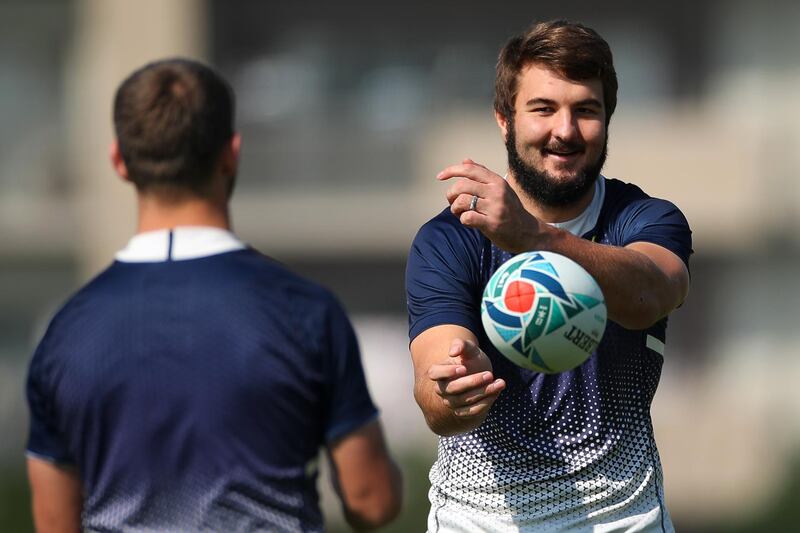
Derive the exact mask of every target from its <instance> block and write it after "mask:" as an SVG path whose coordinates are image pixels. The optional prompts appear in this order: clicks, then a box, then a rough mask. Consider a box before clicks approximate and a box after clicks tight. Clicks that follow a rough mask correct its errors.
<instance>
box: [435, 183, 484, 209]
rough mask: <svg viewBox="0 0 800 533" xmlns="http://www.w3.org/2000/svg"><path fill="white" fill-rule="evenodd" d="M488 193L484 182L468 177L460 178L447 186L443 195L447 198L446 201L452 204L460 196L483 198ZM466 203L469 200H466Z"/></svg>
mask: <svg viewBox="0 0 800 533" xmlns="http://www.w3.org/2000/svg"><path fill="white" fill-rule="evenodd" d="M488 194H489V189H488V188H487V187H486V185H485V184H483V183H479V182H477V181H472V180H468V179H460V180H458V181H456V182H455V183H453V184H452V185H451V186H450V187H448V189H447V192H446V193H445V197H446V198H447V203H449V204H450V205H453V203H454V202H455V201H456V200H457V199H459V198H460V197H461V196H466V197H467V198H472V197H473V196H477V197H479V198H485V197H486V196H487V195H488ZM467 205H469V200H467Z"/></svg>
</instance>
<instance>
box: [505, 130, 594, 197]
mask: <svg viewBox="0 0 800 533" xmlns="http://www.w3.org/2000/svg"><path fill="white" fill-rule="evenodd" d="M549 146H550V148H553V149H556V150H558V151H570V150H572V149H576V148H578V149H579V148H581V146H580V145H573V144H566V143H563V142H562V143H557V145H552V144H551V145H549ZM506 150H507V151H508V168H509V169H510V170H511V173H512V175H513V176H514V179H516V180H517V183H518V184H519V186H520V187H521V188H522V190H523V191H525V193H526V194H528V195H529V196H530V197H531V198H532V199H533V200H534V201H536V202H538V203H539V204H541V205H543V206H547V207H565V206H568V205H571V204H574V203H575V202H577V201H578V200H580V199H581V198H583V196H584V195H585V194H586V193H587V192H588V191H589V189H591V188H592V186H594V183H595V181H597V177H598V176H599V175H600V171H601V170H602V169H603V165H604V164H605V162H606V157H607V156H608V135H606V139H605V141H604V143H603V151H602V153H601V154H600V157H599V158H598V159H597V161H596V162H595V163H594V164H588V165H586V166H585V167H583V168H582V169H579V170H578V172H577V173H576V174H575V175H574V176H572V177H570V178H567V179H559V178H557V177H555V176H553V175H551V174H550V173H548V172H547V171H546V170H538V169H536V168H534V167H533V166H532V165H529V164H528V163H526V162H525V161H523V160H522V158H521V157H520V155H519V151H518V150H517V136H516V133H515V127H514V121H513V120H509V121H508V134H507V135H506Z"/></svg>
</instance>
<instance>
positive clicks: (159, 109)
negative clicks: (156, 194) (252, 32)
mask: <svg viewBox="0 0 800 533" xmlns="http://www.w3.org/2000/svg"><path fill="white" fill-rule="evenodd" d="M233 112H234V100H233V91H231V89H230V87H229V86H228V84H227V83H226V82H225V80H224V79H223V78H222V77H221V76H219V75H218V74H217V73H216V72H214V71H213V70H211V69H210V68H209V67H207V66H205V65H203V64H201V63H198V62H196V61H191V60H187V59H167V60H163V61H157V62H154V63H149V64H147V65H145V66H144V67H142V68H140V69H139V70H137V71H135V72H134V73H133V74H131V75H130V76H129V77H128V78H127V79H126V80H125V81H123V82H122V84H121V85H120V87H119V89H117V94H116V96H115V98H114V128H115V130H116V135H117V140H118V142H119V147H120V152H121V154H122V159H123V161H124V162H125V165H126V167H127V169H128V174H129V177H130V180H131V181H132V182H133V183H134V184H135V185H136V188H137V190H139V191H156V190H159V191H170V192H179V193H180V192H189V193H191V194H195V195H198V196H206V195H207V194H208V192H209V187H208V186H209V183H210V180H211V178H212V175H213V172H214V167H215V165H216V163H217V160H218V158H219V155H220V153H221V150H222V148H223V146H224V145H225V143H226V142H227V141H229V140H230V138H231V137H232V136H233V131H234V130H233Z"/></svg>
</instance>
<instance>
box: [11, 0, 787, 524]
mask: <svg viewBox="0 0 800 533" xmlns="http://www.w3.org/2000/svg"><path fill="white" fill-rule="evenodd" d="M556 4H557V5H558V7H557V8H556V7H555V6H556ZM561 17H566V18H571V19H575V20H580V21H583V22H585V23H587V24H589V25H590V26H593V27H594V28H596V29H597V30H598V31H599V32H600V33H601V34H602V35H603V36H604V37H605V38H606V39H607V40H608V41H609V43H610V44H611V47H612V50H613V52H614V55H615V60H616V66H617V72H618V75H619V81H620V92H619V106H618V108H617V111H616V114H615V115H614V118H613V120H612V122H611V129H610V135H611V137H610V138H611V141H610V157H609V160H608V164H607V166H606V169H605V172H604V173H605V174H606V175H608V176H612V177H619V178H621V179H623V180H626V181H633V182H635V183H637V184H639V185H640V186H642V187H643V188H644V189H645V190H646V191H647V192H649V193H650V194H651V195H654V196H661V197H665V198H668V199H670V200H672V201H674V202H675V203H676V204H678V206H680V207H681V209H682V210H683V211H684V212H685V213H686V215H687V217H688V219H689V221H690V223H691V225H692V227H693V230H694V243H695V244H694V246H695V250H696V254H695V256H694V257H693V259H692V280H693V286H692V291H691V294H690V297H689V300H688V301H687V302H686V304H685V305H684V306H683V308H681V309H679V310H678V311H676V312H675V313H674V315H673V317H672V318H671V320H670V327H669V331H668V348H667V355H666V362H665V365H664V371H663V377H662V381H661V386H660V388H659V391H658V394H657V395H656V399H655V403H654V406H653V418H654V423H655V429H656V437H657V440H658V442H659V445H660V450H661V456H662V460H663V463H664V470H665V482H666V492H667V500H668V504H669V507H670V509H671V512H672V515H673V519H674V521H675V523H676V525H677V527H678V529H679V530H682V531H721V530H725V531H779V530H790V529H793V527H796V524H797V523H798V522H799V521H800V509H799V508H800V506H798V505H797V503H798V502H800V498H799V497H798V496H797V493H798V491H800V386H799V385H798V381H799V380H800V321H798V319H797V314H796V312H797V309H798V304H800V283H798V282H797V279H796V278H797V276H798V274H799V273H800V268H798V267H800V187H798V182H799V181H800V180H798V176H797V172H798V169H800V128H797V123H798V121H799V120H800V98H798V96H797V95H798V87H800V60H798V50H800V4H798V3H796V2H793V1H792V0H784V1H779V0H775V1H769V2H757V1H755V0H718V1H705V2H695V1H690V0H674V1H673V2H662V3H650V2H636V1H633V0H624V1H609V2H603V3H601V4H598V3H597V2H593V1H589V0H562V1H561V2H557V3H548V4H546V5H545V4H543V3H540V2H523V1H519V0H514V1H508V2H502V3H497V2H479V1H475V0H462V1H460V2H423V1H419V0H406V1H405V2H394V3H385V2H368V1H366V0H361V1H355V2H348V1H338V2H308V1H300V0H295V1H293V2H277V1H272V2H269V1H255V0H254V1H237V2H225V1H222V0H171V1H159V0H137V1H132V0H131V1H123V0H75V1H46V0H37V1H26V0H2V2H0V228H1V230H0V296H1V298H0V530H2V531H27V530H30V529H31V525H30V518H29V511H28V505H29V496H28V492H27V486H26V484H25V482H24V473H23V463H24V461H23V449H24V443H25V434H26V430H27V414H26V407H25V403H24V375H25V371H26V365H27V361H28V359H29V357H30V353H31V350H32V348H33V346H34V345H35V343H36V341H37V339H38V337H39V335H40V334H41V333H42V330H43V328H44V326H45V325H46V323H47V320H48V318H49V316H50V315H51V314H52V313H53V312H54V311H55V310H56V309H57V307H58V305H59V304H60V303H61V302H62V301H63V300H64V299H65V298H66V297H67V296H68V295H69V294H70V293H71V292H73V291H74V290H75V289H76V288H78V287H79V286H80V285H81V284H82V283H83V282H85V281H86V280H87V279H89V278H90V277H91V276H92V275H93V274H95V273H96V272H98V271H99V270H100V269H101V268H102V267H103V266H104V265H106V264H107V263H108V262H109V260H110V258H111V257H112V254H113V253H114V252H115V251H116V250H117V249H119V248H121V247H123V245H124V244H125V243H126V241H127V239H128V238H129V236H130V235H131V233H132V232H133V229H134V215H135V213H134V201H133V200H134V197H133V192H132V190H131V189H130V188H128V187H126V186H125V185H123V184H122V183H121V182H120V181H119V180H118V179H117V178H116V177H115V176H114V174H113V172H112V170H111V167H110V165H109V164H108V157H107V148H108V144H109V142H110V141H111V139H112V130H111V119H110V110H111V99H112V96H113V91H114V89H115V88H116V86H117V84H118V83H119V82H120V81H121V80H122V79H123V78H124V77H125V76H126V75H127V74H128V73H129V72H130V71H132V70H133V69H134V68H135V67H138V66H140V65H141V64H143V63H145V62H146V61H149V60H152V59H156V58H161V57H164V56H174V55H185V56H190V57H195V58H200V59H204V60H206V61H209V62H211V63H212V64H213V65H214V66H215V67H217V68H218V69H219V71H220V72H222V73H223V75H225V76H226V77H227V78H228V79H229V80H230V81H231V83H232V85H233V87H234V90H235V92H236V93H237V96H238V124H239V129H240V131H241V133H242V135H243V137H244V150H243V161H242V167H241V173H240V179H239V185H238V190H237V193H236V195H235V200H234V202H233V214H234V222H235V227H236V230H237V232H238V233H239V234H240V236H241V237H243V238H244V239H245V240H246V241H248V242H250V243H251V244H253V245H255V246H256V247H258V248H260V249H261V250H263V251H264V252H266V253H268V254H270V255H272V256H274V257H276V258H277V259H279V260H281V261H283V262H285V263H287V264H288V265H290V266H292V267H294V268H295V269H296V270H298V271H300V272H302V273H304V274H305V275H307V276H309V277H311V278H313V279H316V280H318V281H320V282H322V283H325V284H327V285H329V286H330V287H331V288H332V289H333V290H334V291H335V292H336V293H337V294H338V296H339V297H340V298H341V299H342V301H343V302H344V304H345V306H346V308H347V309H348V311H349V312H350V313H351V315H352V317H353V319H354V322H355V325H356V329H357V332H358V335H359V338H360V341H361V344H362V348H363V352H364V360H365V364H366V368H367V374H368V379H369V382H370V385H371V387H372V390H373V393H374V396H375V399H376V402H377V403H378V404H379V406H380V408H381V409H382V412H383V418H384V422H385V427H386V432H387V433H388V436H389V441H390V445H391V448H392V450H393V452H394V453H395V454H396V456H398V457H399V458H400V459H401V462H402V465H403V468H404V471H405V473H406V494H407V497H406V501H407V505H406V510H405V511H404V513H403V515H402V517H401V519H400V521H399V522H398V523H397V524H395V525H394V526H392V527H390V528H388V529H387V530H391V531H419V530H422V529H423V528H424V522H425V515H426V514H427V503H426V491H427V488H428V482H427V478H426V475H427V468H428V466H429V465H430V463H431V461H432V459H433V457H434V455H435V445H436V440H435V438H434V437H433V436H432V435H431V434H430V432H429V431H428V429H427V427H426V426H425V424H424V422H423V420H422V417H421V415H420V413H419V411H418V409H417V407H416V405H415V403H414V401H413V398H412V371H411V363H410V358H409V356H408V350H407V343H408V339H407V337H406V317H405V296H404V290H403V271H404V265H405V258H406V252H407V250H408V247H409V244H410V242H411V239H412V238H413V236H414V234H415V232H416V230H417V228H418V227H419V226H420V225H421V224H422V223H423V222H424V221H425V220H427V219H428V218H430V217H431V216H433V215H434V214H435V213H437V212H438V211H439V210H440V209H442V208H443V207H444V205H445V201H444V197H443V193H444V186H443V185H441V184H438V183H436V182H435V180H434V176H435V174H436V173H437V172H438V171H439V170H440V169H441V168H443V167H444V166H446V165H448V164H452V163H455V162H458V161H460V160H461V159H462V158H464V157H467V156H468V157H471V158H473V159H475V160H477V161H480V162H483V163H485V164H487V165H488V166H490V167H491V168H493V169H495V170H498V171H503V170H504V167H505V153H504V149H503V146H502V143H501V141H500V137H499V133H498V131H497V129H496V126H495V124H494V119H493V115H492V107H491V99H492V84H493V74H494V71H493V68H494V62H495V59H496V56H497V52H498V50H499V49H500V47H501V46H502V44H503V43H504V42H505V40H506V39H507V38H508V37H509V36H510V35H511V34H513V33H516V32H519V31H521V30H523V29H524V28H525V27H526V26H527V25H528V24H529V23H530V22H533V21H536V20H547V19H550V18H561ZM323 485H326V486H327V484H326V482H325V481H323ZM323 499H324V503H325V508H326V515H327V516H328V517H329V521H330V526H331V529H332V530H333V531H338V530H340V529H342V528H344V526H343V525H342V522H341V514H340V512H339V510H338V508H337V505H336V501H335V499H334V498H333V497H332V493H331V491H330V489H325V490H324V494H323Z"/></svg>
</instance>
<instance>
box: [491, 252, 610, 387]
mask: <svg viewBox="0 0 800 533" xmlns="http://www.w3.org/2000/svg"><path fill="white" fill-rule="evenodd" d="M481 320H482V321H483V328H484V330H486V335H487V336H488V337H489V340H490V341H491V342H492V344H493V345H494V346H495V348H497V350H498V351H499V352H500V353H501V354H503V355H504V356H506V357H507V358H508V359H510V360H511V361H512V362H514V363H516V364H517V365H519V366H521V367H524V368H528V369H530V370H535V371H537V372H545V373H548V374H554V373H557V372H563V371H565V370H570V369H572V368H575V367H576V366H578V365H580V364H582V363H583V362H584V361H586V359H588V358H589V356H590V355H591V354H592V352H594V350H595V348H597V345H598V344H599V343H600V339H602V337H603V332H604V331H605V328H606V303H605V298H603V293H602V291H601V290H600V287H599V286H598V285H597V282H596V281H595V280H594V278H593V277H592V276H591V275H590V274H589V273H588V272H586V270H584V269H583V267H582V266H580V265H579V264H578V263H576V262H575V261H573V260H572V259H569V258H567V257H564V256H563V255H559V254H556V253H553V252H525V253H522V254H519V255H517V256H515V257H512V258H511V259H509V260H508V261H506V262H505V263H503V265H502V266H501V267H500V268H499V269H497V271H496V272H495V273H494V275H492V277H491V279H490V280H489V283H488V284H487V285H486V289H485V290H484V292H483V301H482V302H481Z"/></svg>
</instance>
